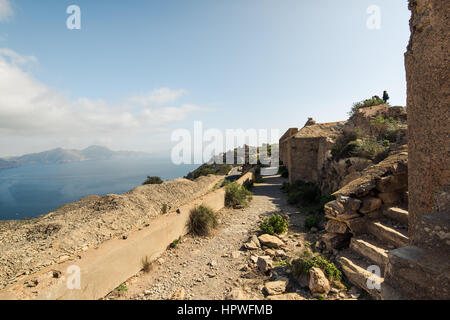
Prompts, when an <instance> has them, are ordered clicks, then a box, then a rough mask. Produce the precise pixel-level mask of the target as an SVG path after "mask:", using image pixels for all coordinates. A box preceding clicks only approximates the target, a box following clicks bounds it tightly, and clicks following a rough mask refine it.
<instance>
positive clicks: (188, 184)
mask: <svg viewBox="0 0 450 320" xmlns="http://www.w3.org/2000/svg"><path fill="white" fill-rule="evenodd" d="M223 178H224V177H223V176H213V175H210V176H205V177H200V178H198V179H196V180H195V181H191V180H187V179H184V178H177V179H175V180H170V181H165V182H164V183H162V184H160V185H144V186H139V187H137V188H134V189H132V190H130V191H128V192H126V193H123V194H120V195H116V194H108V195H106V196H103V197H100V196H95V195H94V196H88V197H84V198H82V199H80V200H79V201H76V202H72V203H68V204H65V205H63V206H61V207H60V208H58V209H57V210H55V211H52V212H49V213H47V214H45V215H42V216H39V217H37V218H33V219H29V220H4V221H0V243H1V244H2V246H1V248H0V289H3V288H4V287H6V286H7V285H9V284H11V283H14V282H15V281H17V279H19V278H20V277H22V276H25V275H28V274H33V273H35V272H38V271H39V270H41V269H42V268H45V267H48V266H50V265H53V264H56V263H62V262H64V261H66V260H67V259H69V257H70V256H73V255H76V254H77V253H79V252H83V251H86V250H88V249H89V248H92V247H97V246H99V245H100V244H101V243H103V242H105V241H107V240H110V239H114V238H121V237H123V236H126V234H127V233H130V232H132V231H133V230H140V229H142V228H143V227H145V226H146V225H149V224H150V223H151V221H152V219H154V218H156V217H158V216H161V215H163V213H162V212H161V208H162V206H163V204H168V205H169V206H170V207H169V211H173V210H176V208H177V207H179V206H182V205H184V204H186V203H189V202H190V201H192V200H194V199H196V198H198V197H200V196H202V195H204V194H206V193H208V192H209V191H211V189H212V188H213V187H214V185H215V184H216V183H217V182H218V181H220V180H221V179H223Z"/></svg>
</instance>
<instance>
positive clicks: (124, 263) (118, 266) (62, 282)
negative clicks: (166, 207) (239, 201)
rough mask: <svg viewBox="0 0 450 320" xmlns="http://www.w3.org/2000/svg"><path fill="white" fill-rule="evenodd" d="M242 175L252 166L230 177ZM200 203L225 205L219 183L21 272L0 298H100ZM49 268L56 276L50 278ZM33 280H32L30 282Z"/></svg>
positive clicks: (174, 233)
mask: <svg viewBox="0 0 450 320" xmlns="http://www.w3.org/2000/svg"><path fill="white" fill-rule="evenodd" d="M247 180H254V174H253V172H248V173H246V174H245V175H243V176H242V177H240V178H239V179H238V180H237V181H236V182H237V183H239V184H243V183H244V182H245V181H247ZM200 204H203V205H206V206H209V207H211V208H212V209H214V210H215V211H217V210H220V209H222V208H223V207H224V206H225V189H224V188H220V189H218V190H215V191H213V192H210V193H208V194H206V195H204V196H202V197H200V198H197V199H196V200H194V201H193V202H191V203H189V204H186V205H183V206H181V207H179V208H178V212H170V213H168V214H166V215H163V216H159V217H157V218H155V219H153V220H152V221H151V222H150V225H149V226H148V227H146V228H144V229H142V230H140V231H136V232H133V233H131V234H130V235H129V236H128V237H127V239H112V240H109V241H106V242H104V243H103V244H101V245H100V246H99V247H97V248H92V249H89V250H87V251H85V252H82V253H81V254H79V255H78V256H77V257H72V258H71V259H70V260H68V261H66V262H64V263H61V264H58V265H53V266H51V267H48V268H45V269H43V270H41V271H39V272H38V273H36V274H33V275H29V276H24V278H22V279H20V281H18V282H16V283H15V284H13V285H11V286H9V287H7V288H5V289H4V290H2V291H1V292H0V299H38V300H70V299H76V300H93V299H94V300H95V299H100V298H102V297H104V296H105V295H107V294H108V293H109V292H111V291H113V290H114V289H115V288H116V287H118V286H119V285H120V284H121V283H123V282H125V281H126V280H127V279H129V278H130V277H132V276H133V275H135V274H137V273H138V272H139V271H140V270H141V269H142V259H143V258H144V257H148V258H149V261H154V260H156V259H157V258H158V257H159V255H160V254H161V253H163V252H164V251H165V250H166V249H167V247H168V246H169V245H170V244H171V243H172V242H173V241H174V240H176V239H178V238H179V237H181V236H183V235H185V234H186V233H187V227H186V225H187V222H188V219H189V215H190V211H191V210H192V209H193V208H194V207H196V206H198V205H200ZM70 268H72V269H70ZM78 268H79V269H78ZM76 270H79V274H80V279H81V281H80V289H69V288H68V283H69V284H72V285H76V281H74V279H76V278H75V277H74V275H75V273H76ZM54 274H59V275H60V276H59V277H58V278H55V277H54ZM35 281H37V282H38V283H37V285H36V286H34V283H35ZM25 283H28V284H30V286H27V285H24V284H25Z"/></svg>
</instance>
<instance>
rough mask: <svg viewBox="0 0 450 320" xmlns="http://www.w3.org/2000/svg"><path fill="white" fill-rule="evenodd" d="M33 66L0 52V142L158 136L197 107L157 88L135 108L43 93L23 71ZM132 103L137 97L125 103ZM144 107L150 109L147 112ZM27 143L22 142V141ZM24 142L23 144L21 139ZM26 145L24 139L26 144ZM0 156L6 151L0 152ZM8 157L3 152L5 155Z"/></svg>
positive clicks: (179, 92)
mask: <svg viewBox="0 0 450 320" xmlns="http://www.w3.org/2000/svg"><path fill="white" fill-rule="evenodd" d="M30 62H31V63H36V62H37V59H36V58H34V57H24V56H22V55H20V54H18V53H16V52H14V51H12V50H10V49H0V137H1V138H2V139H8V136H9V137H14V139H19V138H18V137H21V136H22V137H28V138H29V137H30V136H36V137H40V138H43V137H44V138H45V137H48V138H49V139H53V140H54V139H55V138H56V137H57V138H58V139H74V138H76V139H82V140H84V141H86V143H87V144H89V143H91V142H90V141H93V140H101V139H114V137H118V138H119V137H120V138H121V139H122V140H123V138H124V137H128V136H130V137H131V136H146V137H148V135H147V134H148V133H152V132H161V131H162V130H164V129H165V128H166V126H167V125H168V124H170V123H174V122H178V121H182V120H184V119H186V117H188V116H189V115H190V114H192V113H193V112H195V111H198V110H200V109H202V108H200V107H199V106H196V105H193V104H179V105H175V106H173V105H170V106H166V104H167V103H171V104H172V103H174V102H175V101H176V100H177V99H178V98H179V97H180V96H181V95H183V94H185V93H186V92H187V91H186V90H184V89H179V90H171V89H168V88H162V89H158V90H155V91H152V92H151V93H150V94H149V95H147V96H144V97H143V98H142V101H143V102H145V103H141V104H140V105H126V106H123V107H120V106H112V105H109V104H108V103H107V102H106V101H104V100H102V99H96V100H94V99H87V98H79V99H76V100H71V99H69V98H68V97H67V96H65V95H63V94H61V93H59V92H57V91H55V90H53V89H51V88H49V87H48V86H46V85H45V84H43V83H41V82H39V81H38V80H36V79H35V78H34V77H33V76H32V75H31V74H29V73H27V72H25V71H24V70H23V67H24V65H26V64H28V63H30ZM129 100H130V101H132V100H134V101H135V102H136V103H138V100H139V99H138V97H133V99H129ZM143 104H145V106H143ZM148 105H155V107H149V106H148ZM28 138H27V139H28ZM24 141H25V140H24ZM27 141H29V139H28V140H27ZM3 152H7V151H6V150H3ZM8 153H9V152H8Z"/></svg>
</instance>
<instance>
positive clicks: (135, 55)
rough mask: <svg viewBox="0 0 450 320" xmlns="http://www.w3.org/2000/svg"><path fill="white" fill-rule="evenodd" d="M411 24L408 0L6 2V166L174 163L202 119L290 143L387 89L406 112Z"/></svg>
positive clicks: (0, 104) (0, 125)
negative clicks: (174, 138) (376, 18)
mask: <svg viewBox="0 0 450 320" xmlns="http://www.w3.org/2000/svg"><path fill="white" fill-rule="evenodd" d="M343 3H345V5H343ZM72 4H76V5H78V6H79V7H80V9H81V30H69V29H67V27H66V19H67V17H68V16H69V15H68V14H67V13H66V8H67V7H68V6H69V5H72ZM370 5H377V6H378V7H379V8H380V10H381V20H380V21H381V24H380V26H381V28H380V29H378V30H370V29H368V28H367V26H366V21H367V19H368V18H369V14H368V13H367V11H366V10H367V8H368V7H369V6H370ZM409 17H410V13H409V11H408V9H407V0H395V1H393V0H370V1H365V0H347V1H344V2H342V1H332V0H328V1H326V0H315V1H301V0H276V1H275V0H270V1H269V0H227V1H222V0H183V1H181V0H180V1H175V0H164V1H162V0H161V1H155V0H152V1H149V0H133V1H116V0H108V1H107V0H95V1H92V0H71V1H65V0H42V1H33V0H0V48H2V49H1V50H2V51H0V68H2V70H0V134H1V135H0V156H6V155H15V154H21V153H27V152H35V151H41V150H45V149H49V148H53V147H67V148H81V147H85V146H87V145H90V144H104V145H106V146H109V147H111V148H113V149H132V150H143V151H153V152H157V153H160V154H164V153H167V151H168V150H169V149H170V147H171V144H170V133H171V131H172V130H173V129H174V128H187V129H192V128H193V121H194V120H201V121H203V125H204V127H205V128H218V129H221V130H224V129H226V128H243V129H247V128H278V129H279V130H280V132H281V134H282V133H284V131H285V130H286V129H287V128H289V127H299V126H300V127H301V126H303V124H304V123H305V121H306V119H307V117H308V116H312V117H313V118H314V119H316V120H317V121H318V122H329V121H339V120H344V119H346V117H347V112H348V111H349V109H350V107H351V105H352V103H353V102H356V101H359V100H362V99H365V98H368V97H370V96H372V95H374V94H378V95H381V94H382V92H383V90H388V92H389V94H390V96H391V101H390V102H391V104H393V105H405V103H406V82H405V71H404V63H403V54H404V52H405V50H406V45H407V43H408V38H409V27H408V20H409ZM1 71H2V72H1ZM2 74H3V75H2ZM15 95H16V96H15ZM2 96H3V97H7V98H3V99H2V98H1V97H2ZM81 113H83V115H80V114H81ZM2 118H3V121H2Z"/></svg>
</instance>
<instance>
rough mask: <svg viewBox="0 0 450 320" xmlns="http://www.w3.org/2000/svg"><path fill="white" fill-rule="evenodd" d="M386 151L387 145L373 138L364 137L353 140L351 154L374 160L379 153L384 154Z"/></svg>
mask: <svg viewBox="0 0 450 320" xmlns="http://www.w3.org/2000/svg"><path fill="white" fill-rule="evenodd" d="M387 151H389V150H388V147H385V146H384V145H383V142H382V141H377V140H375V139H373V138H365V139H361V140H358V141H355V149H354V151H353V155H354V156H357V157H361V158H366V159H370V160H374V159H375V158H377V157H379V156H380V154H382V155H385V154H386V152H387Z"/></svg>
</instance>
